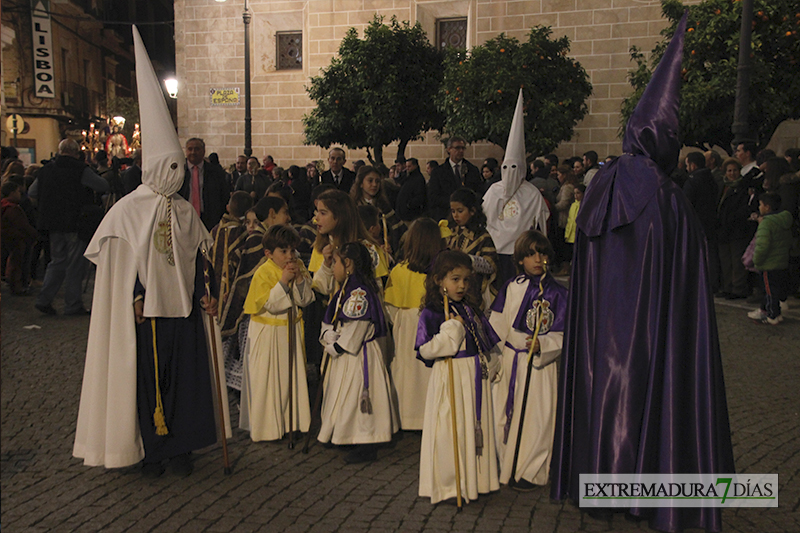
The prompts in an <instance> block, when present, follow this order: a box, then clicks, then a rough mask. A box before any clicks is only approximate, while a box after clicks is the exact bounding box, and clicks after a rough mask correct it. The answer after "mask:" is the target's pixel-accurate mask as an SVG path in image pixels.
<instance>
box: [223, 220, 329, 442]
mask: <svg viewBox="0 0 800 533" xmlns="http://www.w3.org/2000/svg"><path fill="white" fill-rule="evenodd" d="M299 242H300V237H299V236H298V235H297V232H296V231H295V230H294V229H292V228H291V227H290V226H284V225H276V226H272V227H270V228H269V229H268V230H267V232H266V233H265V234H264V239H263V245H264V255H265V256H266V257H267V261H266V262H265V263H264V264H263V265H261V266H260V267H259V268H258V270H257V271H256V273H255V275H254V276H253V281H252V282H251V283H250V290H249V291H248V293H247V299H246V300H245V304H244V312H245V313H247V314H249V315H251V317H250V325H249V329H248V332H247V353H246V357H247V364H245V365H244V379H243V383H242V408H241V414H240V421H239V426H240V427H241V428H243V429H249V431H250V438H251V439H252V440H253V441H262V440H278V439H281V438H283V436H284V435H285V434H287V433H288V432H289V430H290V428H291V429H292V431H298V430H299V431H303V432H305V431H308V426H309V423H310V421H311V410H310V409H309V401H308V385H307V381H306V361H305V349H304V348H305V345H304V343H303V325H302V311H301V310H300V309H299V308H298V307H305V306H306V305H308V304H309V303H311V302H312V301H314V292H313V291H312V290H311V279H310V276H309V275H308V273H307V272H306V270H305V268H303V264H302V262H301V261H300V260H299V259H297V257H296V255H295V247H296V246H297V244H298V243H299ZM290 310H291V314H292V321H293V323H292V324H289V315H290ZM289 327H291V328H292V329H293V330H294V331H293V335H294V354H289V334H290V331H289ZM290 357H291V359H290ZM290 365H291V369H290ZM290 372H291V378H292V379H291V385H290V380H289V375H290ZM290 389H291V391H292V394H291V402H292V409H291V410H292V417H291V419H290V418H289V402H290V395H289V391H290Z"/></svg>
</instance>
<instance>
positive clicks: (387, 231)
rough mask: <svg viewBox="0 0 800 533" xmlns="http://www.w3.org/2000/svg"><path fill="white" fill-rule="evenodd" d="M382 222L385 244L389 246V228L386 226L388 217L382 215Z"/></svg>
mask: <svg viewBox="0 0 800 533" xmlns="http://www.w3.org/2000/svg"><path fill="white" fill-rule="evenodd" d="M381 221H382V222H383V244H384V245H385V246H389V227H388V226H387V225H386V215H383V214H382V215H381Z"/></svg>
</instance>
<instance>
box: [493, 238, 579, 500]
mask: <svg viewBox="0 0 800 533" xmlns="http://www.w3.org/2000/svg"><path fill="white" fill-rule="evenodd" d="M552 255H553V249H552V247H551V246H550V241H548V240H547V237H545V236H544V235H542V234H541V233H539V232H538V231H536V230H528V231H526V232H525V233H523V234H522V235H520V237H519V238H518V239H517V242H516V243H515V245H514V261H515V263H516V264H517V270H519V271H520V272H521V274H520V275H519V276H517V277H516V278H513V279H511V280H509V281H508V282H506V284H505V285H504V286H503V287H502V289H500V292H499V293H498V295H497V299H496V300H495V301H494V303H493V304H492V316H491V318H490V319H489V322H490V323H491V324H492V327H493V328H494V330H495V331H496V332H497V335H498V336H499V337H500V340H501V341H502V343H503V356H502V371H501V372H500V380H499V382H498V383H496V384H495V385H494V386H493V388H492V395H493V398H494V408H495V424H496V425H495V428H496V430H495V436H496V438H497V453H498V456H499V458H500V482H501V483H508V484H509V485H510V486H512V487H513V488H514V489H515V490H518V491H522V492H525V491H529V490H533V489H534V488H535V486H536V485H545V484H547V475H548V471H549V468H550V456H551V455H552V450H553V431H554V430H555V417H556V393H557V390H558V369H557V367H556V365H555V364H554V362H555V360H556V358H558V356H559V355H561V343H562V340H563V331H564V321H565V318H566V310H567V289H565V288H564V287H563V286H561V285H560V284H559V283H558V282H557V281H556V280H555V279H554V278H553V277H552V276H551V275H549V274H547V273H546V264H547V261H548V259H549V258H550V257H552ZM537 325H538V328H537ZM534 333H536V335H535V336H536V338H535V339H533V336H534ZM531 343H533V347H532V349H531ZM529 357H530V361H529ZM529 363H530V364H529ZM529 370H530V377H528V372H529ZM527 380H529V383H528V384H527V386H526V381H527ZM526 389H527V390H528V396H527V402H526V406H525V408H524V409H523V407H522V403H523V398H524V396H525V390H526ZM523 411H524V412H525V414H524V416H525V419H524V421H523V422H522V435H521V436H520V435H519V427H520V418H521V416H522V412H523ZM512 476H513V477H512Z"/></svg>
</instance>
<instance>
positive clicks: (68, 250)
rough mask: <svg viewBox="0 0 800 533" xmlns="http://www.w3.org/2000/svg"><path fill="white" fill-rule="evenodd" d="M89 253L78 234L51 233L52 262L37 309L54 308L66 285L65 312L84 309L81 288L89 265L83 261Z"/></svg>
mask: <svg viewBox="0 0 800 533" xmlns="http://www.w3.org/2000/svg"><path fill="white" fill-rule="evenodd" d="M85 250H86V243H85V242H84V241H82V240H81V239H79V238H78V234H77V233H63V232H60V231H51V232H50V262H49V263H48V264H47V270H46V271H45V273H44V281H43V282H42V291H41V292H40V293H39V296H38V297H37V298H36V305H39V306H47V305H51V304H52V303H53V299H54V298H55V297H56V293H57V292H58V290H59V289H60V288H61V284H62V283H63V284H64V312H65V313H74V312H76V311H78V310H79V309H81V308H82V307H83V299H82V298H81V292H82V290H81V289H82V287H81V284H82V282H83V276H84V273H85V272H86V264H87V261H88V260H87V259H86V258H85V257H83V252H84V251H85Z"/></svg>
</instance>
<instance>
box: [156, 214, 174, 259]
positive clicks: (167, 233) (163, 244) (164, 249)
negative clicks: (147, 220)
mask: <svg viewBox="0 0 800 533" xmlns="http://www.w3.org/2000/svg"><path fill="white" fill-rule="evenodd" d="M153 246H154V247H155V249H156V251H157V252H158V253H161V254H166V255H167V263H169V264H170V265H171V266H175V256H174V255H173V253H172V224H171V223H170V221H169V220H162V221H161V222H159V223H158V227H157V228H156V232H155V234H154V235H153Z"/></svg>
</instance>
